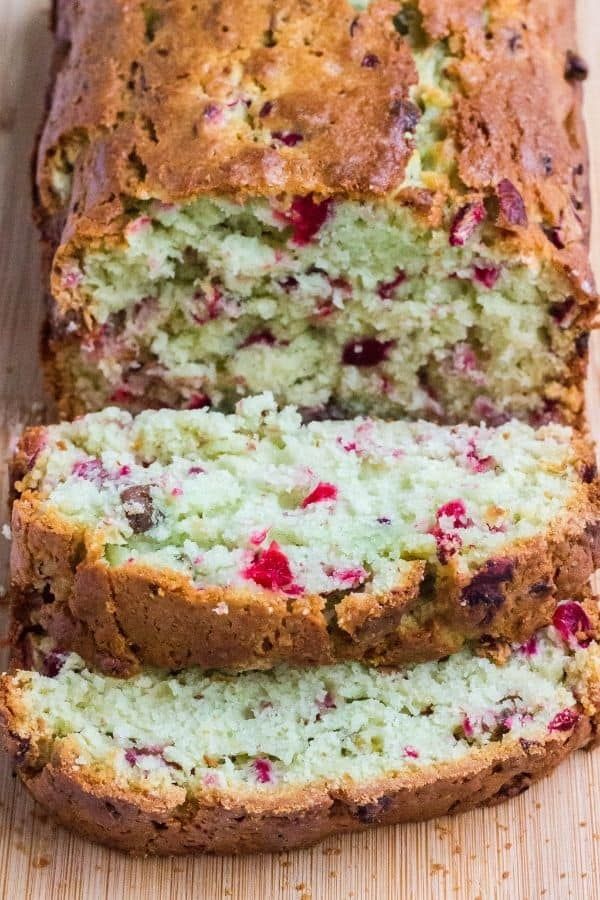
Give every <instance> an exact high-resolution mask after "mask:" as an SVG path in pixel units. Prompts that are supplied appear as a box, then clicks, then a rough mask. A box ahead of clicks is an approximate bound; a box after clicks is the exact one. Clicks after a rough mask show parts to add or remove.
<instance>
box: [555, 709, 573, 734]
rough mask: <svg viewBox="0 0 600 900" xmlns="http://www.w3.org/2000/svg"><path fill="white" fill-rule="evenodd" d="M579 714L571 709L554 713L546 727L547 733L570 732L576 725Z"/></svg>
mask: <svg viewBox="0 0 600 900" xmlns="http://www.w3.org/2000/svg"><path fill="white" fill-rule="evenodd" d="M578 719H579V713H576V712H575V710H573V709H563V710H561V711H560V712H559V713H556V715H555V716H554V718H553V719H552V721H551V722H550V723H549V725H548V731H571V730H572V729H573V728H574V727H575V725H576V724H577V720H578Z"/></svg>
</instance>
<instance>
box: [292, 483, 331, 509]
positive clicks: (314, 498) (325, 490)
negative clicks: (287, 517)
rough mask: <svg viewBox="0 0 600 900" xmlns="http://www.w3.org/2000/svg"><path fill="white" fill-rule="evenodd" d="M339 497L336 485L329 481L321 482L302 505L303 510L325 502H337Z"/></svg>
mask: <svg viewBox="0 0 600 900" xmlns="http://www.w3.org/2000/svg"><path fill="white" fill-rule="evenodd" d="M337 495H338V489H337V488H336V486H335V484H330V483H329V482H328V481H320V482H319V483H318V485H317V486H316V488H314V490H312V491H311V492H310V494H308V496H307V497H305V498H304V500H303V501H302V503H301V504H300V505H301V507H302V509H306V507H307V506H310V505H311V504H313V503H321V502H322V501H323V500H337Z"/></svg>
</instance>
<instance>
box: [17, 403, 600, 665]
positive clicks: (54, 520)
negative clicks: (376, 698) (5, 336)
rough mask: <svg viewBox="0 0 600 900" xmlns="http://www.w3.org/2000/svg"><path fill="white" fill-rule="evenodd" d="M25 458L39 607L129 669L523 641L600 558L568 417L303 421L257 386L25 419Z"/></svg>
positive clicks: (53, 624)
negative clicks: (219, 403)
mask: <svg viewBox="0 0 600 900" xmlns="http://www.w3.org/2000/svg"><path fill="white" fill-rule="evenodd" d="M14 468H15V489H16V491H17V493H18V495H19V496H18V499H17V501H16V503H15V505H14V510H13V519H12V522H13V525H12V527H13V539H14V540H13V547H12V576H13V581H14V584H15V586H16V588H17V590H18V591H19V595H20V596H21V597H22V598H24V599H23V600H22V601H21V602H24V603H25V604H26V605H27V615H31V616H33V617H34V618H35V619H36V621H37V622H38V624H40V625H42V626H43V627H44V628H45V629H47V630H48V632H49V633H51V634H52V635H53V636H54V638H55V639H56V641H57V642H58V643H59V645H60V646H61V647H62V648H63V649H74V650H76V651H77V652H78V653H80V654H81V655H82V656H84V657H85V658H86V660H87V661H88V662H90V663H93V664H95V665H98V666H100V667H101V668H102V669H104V670H105V671H108V672H116V673H120V674H125V673H126V672H131V671H133V670H135V668H136V667H137V666H138V665H139V664H141V663H148V664H152V665H162V666H166V667H172V668H181V667H182V666H186V665H192V664H197V665H199V666H204V667H212V666H219V667H235V668H240V669H242V668H268V667H269V666H272V665H274V664H276V663H278V662H287V663H291V664H317V663H328V662H333V661H335V660H337V659H347V658H358V659H364V660H367V661H370V662H373V663H376V664H382V663H383V664H398V663H401V662H413V661H418V660H422V659H431V658H436V657H440V656H444V655H446V654H448V653H451V652H454V651H456V650H457V649H459V648H460V647H461V646H462V645H463V644H464V643H465V641H479V640H483V641H484V642H488V641H490V640H508V641H515V640H525V639H526V638H527V637H529V636H530V635H531V634H532V632H533V631H535V630H536V629H537V628H539V627H541V626H543V625H546V624H547V623H548V622H549V621H550V620H551V618H552V615H553V612H554V609H555V607H556V604H557V602H558V601H559V600H560V599H564V597H565V596H568V595H569V594H570V593H571V592H573V591H575V590H578V589H580V588H581V587H582V585H583V584H584V583H585V582H586V580H587V579H588V577H589V576H590V574H591V573H592V572H593V570H594V569H595V567H596V565H597V564H598V518H599V516H598V498H597V493H598V489H597V483H596V480H595V478H596V476H595V467H594V465H593V462H592V457H591V455H590V450H589V448H588V447H587V445H586V444H585V443H584V442H583V441H582V440H581V438H579V437H578V436H577V435H576V434H575V433H574V432H573V431H572V430H571V429H570V428H567V427H563V426H557V425H548V426H544V427H542V428H540V429H539V430H537V431H536V430H534V429H532V428H531V427H529V426H528V425H525V424H522V423H519V422H511V423H507V424H505V425H503V426H501V427H498V428H486V427H469V426H455V427H452V428H450V427H443V426H437V425H432V424H427V423H422V422H421V423H406V422H396V423H391V422H382V421H377V420H371V419H356V420H353V421H345V422H332V421H327V422H312V423H311V424H309V425H303V424H302V423H301V419H300V416H299V414H298V413H297V411H295V410H294V409H293V408H286V409H285V410H283V411H277V409H276V406H275V404H274V401H273V398H272V397H270V396H268V395H265V396H261V397H256V398H247V399H245V400H244V401H241V402H240V404H239V406H238V412H237V414H235V415H229V416H226V415H223V414H221V413H217V412H213V411H208V410H198V411H182V412H173V411H169V410H164V411H160V412H146V413H142V414H140V415H139V416H138V417H137V418H132V417H131V415H130V414H129V413H127V412H123V411H120V410H118V409H108V410H105V411H104V412H101V413H97V414H91V415H88V416H86V417H84V418H82V419H78V420H76V421H74V422H72V423H70V424H68V423H66V424H62V425H55V426H49V427H46V428H37V429H32V430H29V431H27V432H26V433H25V434H24V436H23V438H22V440H21V444H20V447H19V450H18V451H17V455H16V458H15V466H14ZM40 598H41V599H40Z"/></svg>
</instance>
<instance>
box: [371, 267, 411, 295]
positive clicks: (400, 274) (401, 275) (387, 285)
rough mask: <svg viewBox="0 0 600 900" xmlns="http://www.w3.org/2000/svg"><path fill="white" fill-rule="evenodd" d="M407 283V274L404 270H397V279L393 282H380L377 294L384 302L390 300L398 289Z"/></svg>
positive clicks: (393, 279)
mask: <svg viewBox="0 0 600 900" xmlns="http://www.w3.org/2000/svg"><path fill="white" fill-rule="evenodd" d="M405 281H406V273H405V272H404V271H403V270H402V269H396V277H395V278H392V280H391V281H380V282H379V284H378V285H377V293H378V294H379V296H380V297H381V299H382V300H390V299H391V298H392V297H393V296H394V294H395V293H396V288H397V287H399V286H400V285H401V284H403V283H404V282H405Z"/></svg>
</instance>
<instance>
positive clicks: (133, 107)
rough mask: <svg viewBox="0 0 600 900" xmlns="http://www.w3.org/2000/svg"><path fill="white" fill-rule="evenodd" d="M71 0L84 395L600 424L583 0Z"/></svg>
mask: <svg viewBox="0 0 600 900" xmlns="http://www.w3.org/2000/svg"><path fill="white" fill-rule="evenodd" d="M56 6H57V13H58V14H57V59H58V66H57V68H58V75H57V79H56V84H55V89H54V92H53V97H52V103H51V108H50V111H49V116H48V121H47V124H46V128H45V130H44V134H43V137H42V140H41V144H40V149H39V157H38V167H37V191H36V197H37V204H38V212H39V218H40V222H41V225H42V231H43V234H44V238H45V241H46V245H47V249H48V252H47V256H48V260H49V266H50V269H51V273H52V294H53V296H54V299H55V301H56V303H54V302H53V301H51V303H50V329H49V335H48V339H49V345H50V348H51V350H52V353H51V354H50V355H49V359H48V371H49V373H50V377H51V380H52V382H53V383H54V385H55V388H56V392H57V394H58V397H59V400H60V402H61V404H62V410H63V412H64V413H65V414H66V415H67V416H72V415H75V414H77V413H79V412H82V411H87V410H89V409H92V408H94V409H98V408H101V407H103V406H106V405H109V404H122V405H124V406H129V407H130V408H131V409H140V408H144V407H147V406H148V405H152V406H165V405H173V406H177V407H181V406H189V407H194V406H200V405H203V404H210V403H212V404H213V405H214V406H220V407H222V408H226V409H228V410H231V409H232V408H233V405H234V404H235V402H236V401H237V399H238V398H239V397H240V396H242V395H246V394H255V393H259V392H260V391H262V390H265V389H269V390H273V391H274V393H275V394H276V396H277V398H278V400H279V401H280V402H282V403H289V402H291V403H295V404H297V405H302V406H305V407H306V408H307V411H308V412H309V413H310V414H312V415H315V414H319V415H323V416H326V415H331V413H332V412H335V411H337V412H339V411H340V410H341V411H342V412H343V413H344V414H345V415H356V414H358V413H368V414H376V415H381V416H384V417H393V418H397V417H399V416H411V417H419V416H421V417H436V418H437V419H438V420H439V421H446V422H448V421H457V420H466V421H472V422H474V423H479V421H480V420H481V419H482V418H485V419H487V420H488V421H490V422H493V423H497V422H498V421H501V420H503V419H505V418H509V417H510V416H518V417H522V418H528V417H529V418H530V419H531V421H533V422H534V423H538V424H539V423H541V422H543V421H546V420H548V419H551V418H559V419H566V420H568V421H570V422H573V421H575V420H577V419H579V418H580V416H581V414H582V409H583V403H582V400H583V394H582V382H583V377H584V372H585V360H586V354H587V349H586V348H587V335H588V331H589V328H590V324H591V320H592V315H593V309H594V305H595V292H594V285H593V280H592V277H591V274H590V271H589V266H588V262H587V248H586V242H587V230H588V221H587V216H588V208H587V193H586V192H587V181H588V163H587V157H586V151H585V139H584V135H583V129H582V124H581V112H580V110H581V90H580V87H581V85H580V81H581V79H582V78H583V77H584V76H585V72H586V70H585V65H584V63H583V62H582V61H581V60H580V59H579V58H578V57H577V56H575V54H574V53H573V48H574V43H575V28H574V16H573V11H574V3H573V0H553V2H552V3H548V2H547V0H530V2H528V3H499V2H497V3H494V4H492V7H493V8H490V9H487V8H484V4H482V3H474V2H471V3H465V2H463V3H461V4H460V9H458V10H456V9H454V8H452V10H450V8H449V7H451V6H452V7H453V6H454V5H453V4H449V3H448V2H447V0H428V2H424V0H420V2H418V0H409V2H399V0H374V2H372V3H369V2H368V0H353V2H352V3H348V2H347V0H310V2H299V0H293V2H289V3H285V4H282V5H281V6H276V7H274V6H273V3H272V2H271V0H253V2H252V3H250V4H247V5H246V6H247V8H245V9H244V12H243V14H242V12H241V10H240V3H239V0H220V2H219V4H218V8H216V7H215V6H214V4H213V3H210V2H208V0H201V2H199V3H195V4H193V5H190V4H187V3H181V2H180V3H172V2H166V0H152V2H150V3H146V2H141V0H134V2H130V3H126V4H124V3H123V2H120V0H83V2H80V3H77V4H73V3H72V2H70V0H59V2H57V3H56ZM198 47H201V48H202V53H201V54H199V53H198ZM107 60H109V61H110V64H107V62H106V61H107Z"/></svg>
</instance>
